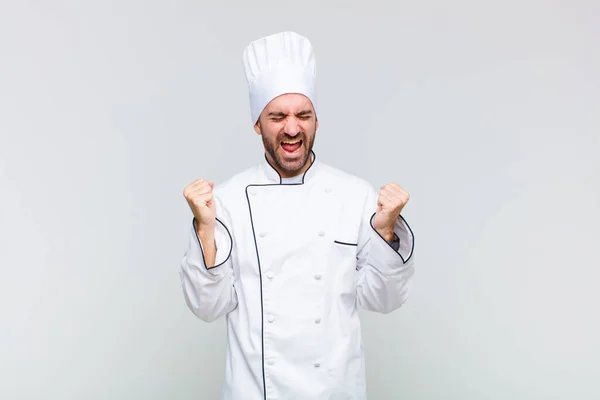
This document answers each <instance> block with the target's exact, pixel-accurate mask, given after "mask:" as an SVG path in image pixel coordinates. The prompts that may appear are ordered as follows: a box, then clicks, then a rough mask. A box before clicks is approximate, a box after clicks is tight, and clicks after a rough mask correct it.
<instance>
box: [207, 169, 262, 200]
mask: <svg viewBox="0 0 600 400" xmlns="http://www.w3.org/2000/svg"><path fill="white" fill-rule="evenodd" d="M259 173H260V166H259V165H253V166H250V167H248V168H246V169H244V170H242V171H241V172H238V173H236V174H234V175H232V176H231V177H229V178H227V179H226V180H224V181H222V182H219V183H218V184H216V185H215V188H214V193H215V195H217V196H219V197H228V196H229V195H231V194H234V193H235V194H238V195H239V193H240V191H241V192H244V191H245V190H246V186H248V184H249V182H253V181H256V180H257V176H258V175H259Z"/></svg>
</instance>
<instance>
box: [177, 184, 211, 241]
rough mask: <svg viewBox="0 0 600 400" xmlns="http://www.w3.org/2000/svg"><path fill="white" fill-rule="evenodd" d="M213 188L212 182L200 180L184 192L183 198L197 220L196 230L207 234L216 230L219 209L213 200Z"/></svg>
mask: <svg viewBox="0 0 600 400" xmlns="http://www.w3.org/2000/svg"><path fill="white" fill-rule="evenodd" d="M213 187H214V184H213V183H212V182H208V181H205V180H204V179H198V180H196V181H194V182H192V183H190V184H189V185H188V186H186V188H185V189H184V190H183V196H184V197H185V199H186V200H187V202H188V205H189V206H190V209H191V210H192V213H193V214H194V217H195V218H196V221H197V224H198V225H197V226H196V229H197V230H198V231H199V232H204V233H205V234H212V233H214V230H215V224H216V217H217V207H216V205H215V202H214V200H213V193H212V191H213Z"/></svg>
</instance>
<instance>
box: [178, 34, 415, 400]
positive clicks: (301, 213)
mask: <svg viewBox="0 0 600 400" xmlns="http://www.w3.org/2000/svg"><path fill="white" fill-rule="evenodd" d="M243 61H244V68H245V73H246V78H247V82H248V88H249V94H250V109H251V116H252V124H253V126H254V130H255V131H256V133H257V134H258V135H259V136H260V137H261V139H262V142H263V144H264V149H265V152H264V157H263V161H260V162H257V163H256V165H255V166H253V167H251V168H248V169H247V170H245V171H242V172H240V173H238V174H236V175H234V176H232V177H230V178H228V179H227V180H226V181H225V182H222V183H220V184H219V185H216V186H215V185H214V183H213V182H211V181H210V180H208V179H198V180H196V181H194V182H192V183H191V184H190V185H188V186H187V187H186V188H185V189H184V196H185V199H186V200H187V203H188V204H189V207H190V209H191V211H192V213H193V219H192V223H191V227H190V236H189V243H188V248H187V251H186V252H185V255H184V257H183V260H182V262H181V270H180V277H181V284H182V289H183V294H184V297H185V301H186V303H187V306H188V307H189V308H190V310H191V311H192V312H193V313H194V314H195V315H196V316H197V317H198V318H200V319H201V320H203V321H206V322H211V321H215V320H216V319H218V318H220V317H224V318H226V322H227V324H226V325H227V348H226V358H225V361H226V368H225V382H224V385H223V389H222V399H227V400H229V399H232V400H254V399H257V400H259V399H265V400H266V399H285V400H290V399H298V400H315V399H338V400H342V399H344V400H345V399H366V398H367V390H366V386H365V358H364V352H363V342H362V337H361V325H360V321H359V315H358V313H357V311H358V309H359V308H362V309H364V310H370V311H373V312H379V313H389V312H391V311H393V310H396V309H398V308H399V307H400V306H401V305H402V304H403V303H404V302H405V301H406V299H407V296H408V293H409V288H410V284H411V280H412V277H413V271H414V264H413V263H414V257H413V249H414V238H413V233H412V231H411V228H410V227H409V226H408V224H407V222H406V220H405V219H404V217H403V216H402V214H401V211H402V209H403V207H404V206H405V205H406V203H407V201H408V199H409V194H408V193H407V191H406V190H404V189H403V188H402V187H400V186H399V185H398V184H396V183H388V184H386V185H384V186H383V187H381V188H380V189H379V190H377V191H376V190H375V189H374V188H373V187H372V186H371V185H370V184H369V183H368V182H366V181H365V180H363V179H362V178H359V177H356V176H353V175H351V174H349V173H346V172H343V171H341V170H339V169H337V168H334V167H332V166H330V165H327V164H326V163H325V162H323V161H321V160H320V159H319V158H318V157H317V155H316V153H315V152H314V151H313V149H312V148H313V143H314V140H315V134H316V132H317V129H318V127H319V122H318V115H319V114H318V105H317V101H316V84H315V77H316V68H315V56H314V52H313V48H312V46H311V43H310V41H309V40H308V39H307V38H305V37H303V36H300V35H298V34H297V33H294V32H282V33H278V34H274V35H270V36H267V37H263V38H261V39H258V40H256V41H254V42H252V43H250V44H249V45H248V46H247V47H246V48H245V50H244V53H243Z"/></svg>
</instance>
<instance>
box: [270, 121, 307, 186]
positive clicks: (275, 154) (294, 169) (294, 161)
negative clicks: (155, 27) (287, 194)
mask: <svg viewBox="0 0 600 400" xmlns="http://www.w3.org/2000/svg"><path fill="white" fill-rule="evenodd" d="M315 136H316V135H312V138H311V139H307V137H306V135H305V134H304V132H301V133H298V134H297V135H296V136H293V137H292V136H290V135H288V134H285V133H283V134H280V135H277V137H276V138H275V139H274V140H271V141H269V140H268V139H267V138H266V137H265V135H263V134H262V129H261V137H262V141H263V145H264V147H265V151H266V152H267V153H268V154H269V156H271V160H272V161H273V162H274V163H275V166H276V167H277V168H276V169H278V170H280V171H284V172H285V174H286V175H290V176H293V175H297V174H298V173H299V172H300V171H301V170H302V168H303V167H304V166H305V165H306V163H307V162H308V161H309V158H310V154H311V152H312V148H313V145H314V142H315ZM295 139H300V140H302V144H301V146H300V147H301V153H300V155H299V156H295V157H293V158H289V157H287V156H286V154H285V151H284V150H283V149H282V147H281V142H282V141H284V140H295ZM278 150H279V151H278Z"/></svg>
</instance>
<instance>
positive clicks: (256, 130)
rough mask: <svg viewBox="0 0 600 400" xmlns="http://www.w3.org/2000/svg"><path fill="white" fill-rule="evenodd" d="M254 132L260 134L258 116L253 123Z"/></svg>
mask: <svg viewBox="0 0 600 400" xmlns="http://www.w3.org/2000/svg"><path fill="white" fill-rule="evenodd" d="M254 132H256V134H257V135H260V134H261V132H260V118H259V119H258V120H257V121H256V123H255V124H254Z"/></svg>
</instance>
